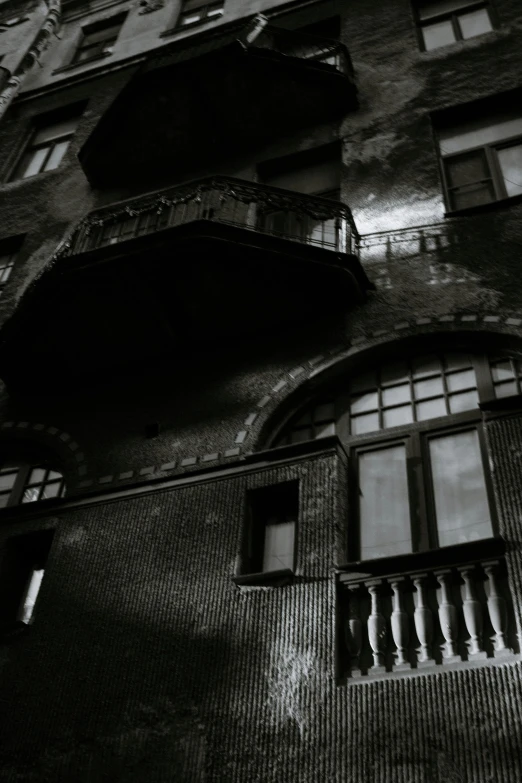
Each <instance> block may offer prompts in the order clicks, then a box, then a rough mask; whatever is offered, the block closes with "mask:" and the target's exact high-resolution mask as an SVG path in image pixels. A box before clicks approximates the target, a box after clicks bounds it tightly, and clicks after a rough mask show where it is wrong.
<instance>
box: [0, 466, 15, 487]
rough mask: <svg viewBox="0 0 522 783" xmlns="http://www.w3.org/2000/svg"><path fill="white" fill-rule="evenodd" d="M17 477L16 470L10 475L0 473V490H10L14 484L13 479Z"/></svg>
mask: <svg viewBox="0 0 522 783" xmlns="http://www.w3.org/2000/svg"><path fill="white" fill-rule="evenodd" d="M17 475H18V471H17V470H13V471H12V472H10V473H3V472H2V473H0V490H6V489H11V487H12V486H13V484H14V483H15V479H16V477H17Z"/></svg>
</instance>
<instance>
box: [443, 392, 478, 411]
mask: <svg viewBox="0 0 522 783" xmlns="http://www.w3.org/2000/svg"><path fill="white" fill-rule="evenodd" d="M478 403H479V400H478V394H477V392H476V390H473V391H467V392H463V393H462V394H452V395H451V397H450V398H449V406H450V412H451V413H462V411H471V410H473V408H476V407H477V406H478Z"/></svg>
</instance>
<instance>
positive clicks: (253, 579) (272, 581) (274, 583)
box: [232, 568, 294, 587]
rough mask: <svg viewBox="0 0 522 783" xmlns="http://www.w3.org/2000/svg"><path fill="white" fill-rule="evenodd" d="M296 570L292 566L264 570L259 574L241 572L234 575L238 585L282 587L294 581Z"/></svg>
mask: <svg viewBox="0 0 522 783" xmlns="http://www.w3.org/2000/svg"><path fill="white" fill-rule="evenodd" d="M293 578H294V572H293V571H292V569H291V568H282V569H281V570H280V571H263V572H261V573H258V574H239V575H235V576H233V577H232V581H233V582H234V583H235V584H236V585H237V586H238V587H282V586H283V585H288V584H290V583H291V582H292V581H293Z"/></svg>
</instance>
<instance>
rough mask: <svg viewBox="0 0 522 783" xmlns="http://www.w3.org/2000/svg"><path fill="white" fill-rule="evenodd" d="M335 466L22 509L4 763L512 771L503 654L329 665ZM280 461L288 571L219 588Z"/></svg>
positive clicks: (390, 777) (226, 774)
mask: <svg viewBox="0 0 522 783" xmlns="http://www.w3.org/2000/svg"><path fill="white" fill-rule="evenodd" d="M513 422H514V420H513ZM504 429H505V434H504V436H503V440H502V449H504V450H505V449H506V448H507V449H510V448H513V447H514V446H515V444H518V446H517V447H518V448H520V436H519V434H518V432H517V431H516V430H515V429H514V427H513V426H509V425H508V426H507V427H504ZM506 438H507V439H508V440H506ZM342 472H343V469H342V468H341V470H340V471H339V469H338V468H337V467H336V458H335V456H334V455H323V456H319V457H316V458H314V459H308V460H305V461H303V462H300V463H297V464H295V465H293V466H286V467H284V466H281V467H279V468H271V469H265V470H261V471H255V472H252V473H251V474H249V475H242V476H237V477H236V478H231V479H226V480H220V481H214V482H208V483H206V484H204V485H199V486H192V487H185V488H178V489H174V490H173V489H170V490H167V491H162V492H156V493H152V494H148V495H145V496H141V497H137V498H128V499H122V500H119V501H117V502H112V503H109V504H105V505H104V504H101V505H96V506H93V507H90V508H84V509H81V508H79V509H71V510H70V511H67V512H63V513H62V514H60V519H58V518H56V517H55V518H53V517H50V518H42V519H34V520H33V521H32V522H30V523H29V528H35V527H41V526H47V527H55V526H56V527H57V534H56V538H55V543H54V545H53V550H52V552H51V556H50V562H49V564H48V568H47V573H46V576H45V580H44V583H43V586H42V591H41V596H40V599H39V604H38V617H37V621H35V624H34V625H33V626H32V627H31V628H29V629H28V632H27V634H26V635H25V636H21V637H19V638H18V639H14V640H12V641H11V642H10V643H9V645H5V646H3V647H2V669H1V678H2V704H3V710H2V712H3V714H4V716H6V718H7V719H6V720H5V721H4V723H3V728H2V750H1V757H2V769H3V772H2V775H3V778H2V779H3V780H5V781H9V782H10V781H15V780H17V781H31V780H34V781H42V780H53V781H69V780H71V779H74V780H79V781H85V782H86V783H87V781H88V782H89V783H97V781H102V780H107V779H110V780H114V781H122V783H123V781H125V782H126V783H127V782H128V781H151V782H153V783H162V782H163V781H165V783H166V782H167V781H171V780H173V779H175V780H176V781H187V782H188V781H191V782H193V781H216V783H217V782H218V781H227V783H245V781H258V783H269V781H280V780H288V781H299V783H301V782H303V783H305V782H306V783H315V781H318V780H325V781H332V782H333V781H339V783H341V781H342V782H343V783H344V781H347V780H349V781H353V783H367V782H368V781H372V783H374V782H375V783H388V782H389V781H393V783H413V781H415V783H418V782H419V781H422V782H425V783H434V782H435V781H437V783H439V781H440V782H441V783H442V781H448V782H450V783H460V782H461V781H463V780H465V781H468V782H469V783H487V782H488V781H494V780H495V781H496V780H504V779H505V780H517V779H518V778H519V777H520V775H521V773H522V769H521V761H520V754H519V741H520V729H521V719H522V713H521V708H520V699H519V694H520V680H521V674H522V670H521V668H520V664H517V663H507V664H503V665H501V666H495V667H493V668H491V667H488V668H478V669H467V670H463V671H451V672H444V671H440V672H439V673H436V674H434V673H432V674H429V675H420V676H417V677H415V678H413V679H402V680H389V681H381V682H373V683H371V682H364V683H357V684H351V685H341V686H339V685H337V684H336V679H335V669H334V662H335V638H334V632H335V612H334V582H333V574H332V566H333V565H334V563H335V562H336V559H337V557H336V544H335V539H336V526H337V525H338V522H339V514H340V511H341V506H340V505H336V504H335V505H334V498H335V497H336V496H338V493H339V490H341V489H342V488H341V486H340V485H339V481H342ZM295 478H299V479H300V484H301V489H300V525H299V531H298V536H299V544H298V562H297V568H296V574H297V575H296V579H295V583H294V584H293V585H291V586H287V587H263V588H237V587H236V586H235V585H234V584H233V582H232V580H231V576H232V574H233V572H234V563H235V561H236V558H237V555H238V552H239V548H240V540H241V535H242V525H243V513H244V499H245V494H244V493H245V490H246V489H247V488H253V487H259V486H266V485H268V484H270V483H273V482H280V481H284V480H289V479H295ZM513 490H514V488H512V489H510V490H508V491H505V490H502V489H501V490H500V491H501V492H503V491H504V492H505V498H504V503H505V513H506V514H507V515H508V516H511V518H512V521H511V522H510V523H509V524H510V525H511V530H512V531H513V532H514V527H513V514H514V512H515V513H516V509H515V508H513V500H512V499H511V498H510V492H512V491H513ZM517 503H518V501H517ZM518 505H519V503H518ZM517 508H518V506H517ZM20 529H22V526H21V523H11V524H10V525H8V526H7V527H4V529H3V531H2V536H9V535H12V534H13V533H15V532H19V531H20ZM23 529H28V524H27V522H26V523H25V524H24V525H23ZM516 529H517V530H520V525H519V524H518V525H517V526H516ZM517 589H518V588H517Z"/></svg>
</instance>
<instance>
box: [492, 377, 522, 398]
mask: <svg viewBox="0 0 522 783" xmlns="http://www.w3.org/2000/svg"><path fill="white" fill-rule="evenodd" d="M512 394H518V389H517V385H516V383H515V381H508V382H507V383H500V384H499V385H498V386H495V397H510V396H511V395H512Z"/></svg>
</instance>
